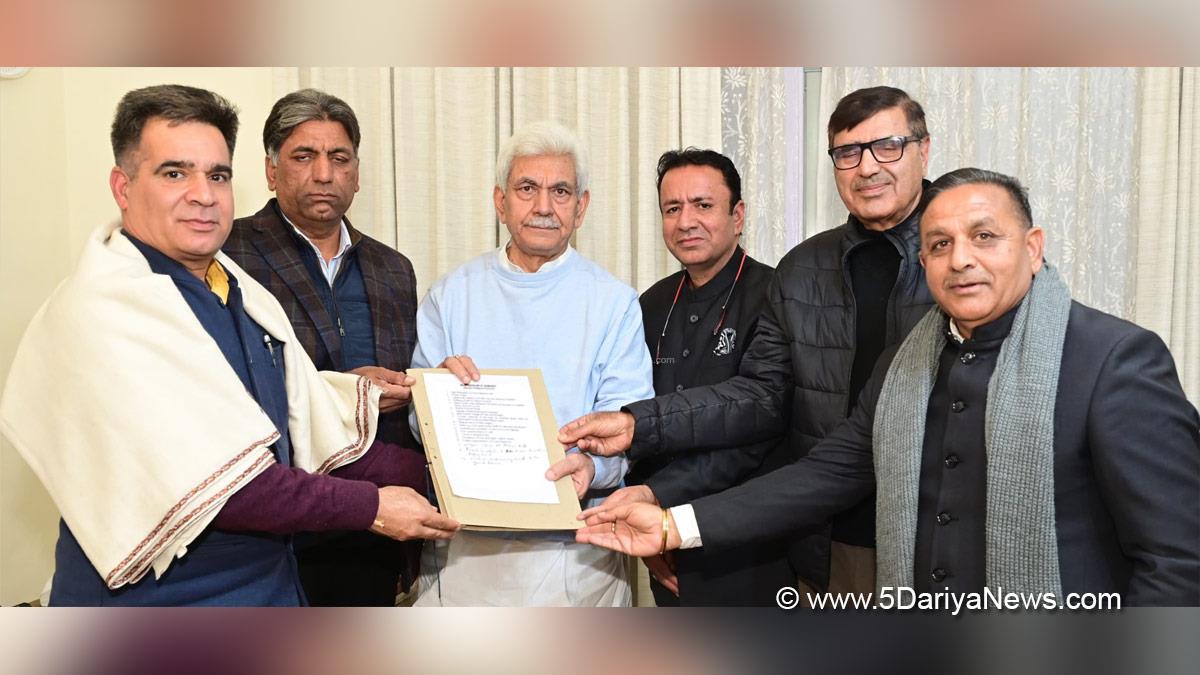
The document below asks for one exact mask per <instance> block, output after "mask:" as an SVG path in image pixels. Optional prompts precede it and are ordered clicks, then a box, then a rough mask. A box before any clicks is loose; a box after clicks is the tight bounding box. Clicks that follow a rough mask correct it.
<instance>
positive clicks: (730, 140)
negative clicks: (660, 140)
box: [721, 68, 804, 265]
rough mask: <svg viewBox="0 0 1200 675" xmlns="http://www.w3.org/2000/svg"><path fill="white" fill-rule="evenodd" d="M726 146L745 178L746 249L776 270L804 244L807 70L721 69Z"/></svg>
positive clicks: (724, 144) (723, 133)
mask: <svg viewBox="0 0 1200 675" xmlns="http://www.w3.org/2000/svg"><path fill="white" fill-rule="evenodd" d="M721 147H722V149H723V152H724V153H725V154H726V155H728V156H729V157H731V158H732V159H733V162H734V164H735V165H736V166H737V168H738V172H739V173H741V175H742V199H743V200H744V201H745V202H746V227H745V230H744V231H743V233H742V244H743V245H744V246H745V248H746V250H747V251H749V253H750V255H752V256H754V257H755V258H757V259H758V260H761V261H762V262H765V263H767V264H770V265H774V264H776V263H778V262H779V259H780V258H781V257H783V254H785V253H787V252H788V250H789V249H791V248H792V247H793V246H795V245H796V244H798V243H799V242H800V240H801V239H803V232H804V230H803V214H804V69H803V68H722V69H721Z"/></svg>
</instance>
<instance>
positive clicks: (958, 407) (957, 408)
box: [950, 401, 967, 412]
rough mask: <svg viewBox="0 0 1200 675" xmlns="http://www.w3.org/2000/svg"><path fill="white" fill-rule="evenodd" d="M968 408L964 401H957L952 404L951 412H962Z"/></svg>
mask: <svg viewBox="0 0 1200 675" xmlns="http://www.w3.org/2000/svg"><path fill="white" fill-rule="evenodd" d="M966 407H967V404H966V403H963V402H962V401H955V402H954V403H951V404H950V411H951V412H962V411H963V410H964V409H965V408H966Z"/></svg>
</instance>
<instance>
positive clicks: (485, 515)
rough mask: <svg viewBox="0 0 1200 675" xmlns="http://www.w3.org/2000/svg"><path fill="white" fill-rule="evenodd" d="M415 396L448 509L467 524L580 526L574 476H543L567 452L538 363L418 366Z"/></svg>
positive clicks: (476, 526)
mask: <svg viewBox="0 0 1200 675" xmlns="http://www.w3.org/2000/svg"><path fill="white" fill-rule="evenodd" d="M409 374H411V375H413V376H414V377H415V378H416V383H415V384H414V385H413V403H414V405H415V406H416V409H417V417H418V420H419V422H420V425H419V426H420V431H421V438H422V441H423V442H424V445H425V451H426V455H427V456H428V457H429V460H430V467H431V469H432V473H433V477H434V486H435V489H436V491H437V496H438V503H439V505H440V506H441V507H442V510H443V511H444V512H445V513H446V515H448V516H450V517H451V518H454V519H456V520H458V521H459V522H461V523H463V526H464V527H467V528H470V529H510V530H552V529H553V530H557V529H576V528H578V527H579V526H580V523H579V522H578V521H576V520H575V516H576V515H577V514H578V513H579V503H578V500H577V499H576V495H575V489H574V488H573V487H572V480H571V478H568V477H565V476H564V477H562V478H560V479H559V480H556V481H553V482H552V481H550V480H547V479H546V472H547V470H548V469H549V468H550V466H551V464H552V463H553V462H558V461H560V460H562V459H563V457H564V453H563V448H562V446H561V445H560V444H559V443H558V441H557V440H556V438H555V435H556V429H555V420H554V412H553V408H552V406H551V405H550V401H549V397H548V396H547V394H546V388H545V384H544V383H543V381H542V377H541V372H540V371H537V370H483V371H479V378H478V380H471V381H468V382H465V383H464V382H463V378H462V377H461V373H457V372H451V371H448V370H444V369H413V370H410V371H409Z"/></svg>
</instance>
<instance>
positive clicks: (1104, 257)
mask: <svg viewBox="0 0 1200 675" xmlns="http://www.w3.org/2000/svg"><path fill="white" fill-rule="evenodd" d="M881 84H887V85H892V86H895V87H900V88H901V89H904V90H905V91H907V92H908V93H909V95H911V96H912V97H913V98H915V99H916V100H917V101H920V102H921V104H922V106H924V108H925V114H926V120H927V122H928V125H929V132H930V136H931V138H932V147H931V150H930V167H929V175H930V178H931V179H932V178H936V177H937V176H940V175H941V174H943V173H945V172H947V171H950V170H952V169H956V168H960V167H964V166H976V167H980V168H985V169H992V170H995V171H1000V172H1002V173H1006V174H1010V175H1013V176H1016V177H1017V178H1019V179H1020V180H1021V181H1022V182H1023V183H1024V184H1025V185H1027V186H1028V187H1029V193H1030V202H1031V204H1032V206H1033V215H1034V220H1035V222H1036V223H1037V224H1038V225H1040V226H1042V227H1043V228H1045V230H1046V234H1047V253H1046V256H1047V258H1048V259H1049V260H1050V261H1051V262H1053V263H1054V264H1056V265H1058V267H1059V269H1060V270H1062V272H1063V273H1064V275H1065V277H1066V280H1067V282H1068V284H1069V285H1070V287H1071V291H1072V293H1073V294H1074V295H1075V297H1076V298H1078V299H1079V300H1080V301H1082V302H1084V303H1086V304H1089V305H1092V306H1094V307H1097V308H1099V309H1102V310H1104V311H1106V312H1111V313H1113V314H1117V315H1119V316H1123V317H1127V318H1132V316H1133V303H1134V262H1135V251H1136V241H1137V229H1136V227H1135V221H1136V213H1135V211H1134V208H1135V204H1136V198H1137V189H1138V185H1137V182H1136V178H1137V176H1136V174H1137V162H1138V144H1137V142H1136V139H1137V132H1138V117H1137V110H1138V71H1137V70H1136V69H1107V68H1106V69H1100V68H1097V69H1091V68H1019V69H1018V68H945V69H943V68H826V69H824V71H823V73H822V78H821V107H820V109H821V112H820V119H821V124H822V125H824V124H825V123H826V122H827V121H828V119H829V114H830V113H831V112H832V111H833V108H834V106H835V105H836V103H837V101H838V99H840V98H841V97H842V96H844V95H845V94H847V93H849V92H851V91H853V90H855V89H858V88H860V87H869V86H875V85H881ZM822 138H824V136H823V135H822ZM816 173H817V175H816V179H817V199H818V203H817V213H818V224H819V225H823V226H826V227H832V226H834V225H837V224H838V223H841V222H843V221H844V219H845V217H846V210H845V208H844V207H843V206H842V202H841V200H840V199H839V198H838V195H837V189H836V188H835V187H834V183H833V176H832V171H831V170H822V171H817V172H816Z"/></svg>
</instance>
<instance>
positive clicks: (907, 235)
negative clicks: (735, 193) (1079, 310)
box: [559, 87, 933, 593]
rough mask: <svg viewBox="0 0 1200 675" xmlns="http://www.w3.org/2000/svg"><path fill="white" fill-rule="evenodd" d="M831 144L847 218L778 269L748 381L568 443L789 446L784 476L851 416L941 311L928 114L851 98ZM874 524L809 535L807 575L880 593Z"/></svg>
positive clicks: (884, 95)
mask: <svg viewBox="0 0 1200 675" xmlns="http://www.w3.org/2000/svg"><path fill="white" fill-rule="evenodd" d="M828 131H829V146H830V150H829V155H830V158H831V159H832V160H833V166H834V179H835V182H836V183H837V188H838V194H839V195H840V196H841V198H842V201H843V202H844V203H845V205H846V208H847V210H848V211H849V212H850V216H849V218H848V219H847V221H846V222H845V223H844V224H842V225H841V226H839V227H836V228H834V229H832V230H829V231H826V232H822V233H821V234H818V235H816V236H814V237H812V238H810V239H808V240H806V241H804V242H802V243H801V244H799V245H798V246H796V247H795V248H794V249H792V250H791V251H790V252H788V254H787V255H785V256H784V257H783V259H782V260H781V261H780V262H779V265H778V267H777V268H776V270H775V274H774V277H773V279H772V281H771V284H770V287H769V291H768V306H767V309H766V310H765V311H764V313H763V316H762V317H761V319H760V320H759V328H758V333H757V334H756V335H755V337H754V340H753V341H752V342H751V344H750V345H749V347H748V348H747V352H746V354H745V356H744V357H743V359H742V362H741V367H740V370H739V375H738V376H737V377H734V378H731V379H729V380H727V381H725V382H722V383H720V384H716V385H710V386H706V387H696V388H693V389H685V390H684V391H682V392H678V393H674V394H667V395H664V396H659V397H657V398H654V399H650V400H646V401H639V402H637V403H634V404H631V405H629V406H626V407H625V408H624V409H623V411H622V412H619V413H594V414H592V415H588V416H586V417H584V418H580V420H576V421H575V422H572V423H571V424H568V425H567V426H566V427H564V428H563V430H562V432H561V434H560V438H559V440H560V441H562V442H563V443H564V444H567V445H578V447H579V448H580V449H581V450H585V451H588V452H592V453H594V454H603V455H610V454H615V453H617V452H621V451H624V450H626V449H628V452H629V457H630V458H631V459H642V458H646V457H654V456H658V455H662V454H670V453H678V452H685V451H694V450H707V449H716V448H728V447H737V446H739V445H745V444H748V443H753V442H757V441H761V440H764V439H768V438H772V437H777V436H781V435H784V436H786V447H787V448H788V449H789V452H784V453H775V455H774V457H773V458H772V459H776V458H777V459H776V461H779V462H780V463H781V464H782V463H786V462H789V461H792V460H794V459H796V458H799V457H803V456H804V455H806V454H807V453H808V451H809V449H810V448H812V447H813V446H814V445H816V443H817V442H818V441H820V440H821V439H822V438H824V437H825V435H826V434H828V433H829V432H830V431H832V430H833V429H834V428H835V427H836V426H837V425H838V423H840V422H841V421H842V420H843V419H844V418H846V417H847V416H848V415H849V413H850V410H851V409H852V408H853V407H854V404H855V402H856V401H857V399H858V395H859V392H860V391H861V390H862V387H863V385H864V384H865V383H866V381H867V378H868V376H869V375H870V374H871V369H872V367H873V366H874V364H875V361H876V360H877V359H878V357H879V355H880V353H881V352H883V350H884V349H885V348H886V347H888V346H890V345H894V344H898V343H899V342H900V341H901V340H903V338H904V337H905V336H906V335H907V334H908V332H909V330H910V329H911V328H912V327H913V326H914V325H915V324H916V322H917V321H918V320H919V319H920V318H921V317H922V316H924V315H925V313H926V312H927V311H928V310H929V308H930V307H931V306H932V305H933V299H932V298H931V297H930V295H929V291H928V289H927V288H926V286H925V277H924V275H923V274H922V272H921V267H920V263H919V261H918V259H917V250H918V239H917V221H918V220H919V218H920V213H919V212H918V210H917V205H918V204H919V203H920V200H921V194H922V192H923V190H924V185H925V181H924V176H925V172H926V170H927V168H928V164H929V147H930V141H929V134H928V132H927V131H926V128H925V112H924V110H922V108H921V105H920V104H919V103H917V102H916V101H914V100H913V99H912V98H910V97H909V96H908V94H906V93H905V92H903V91H901V90H899V89H896V88H893V87H871V88H867V89H859V90H857V91H854V92H851V93H850V94H847V95H846V96H845V97H843V98H842V99H841V101H839V102H838V105H837V108H836V109H835V110H834V111H833V114H832V115H831V116H830V118H829V130H828ZM764 468H765V469H769V468H771V467H764ZM874 515H875V514H874V498H873V496H872V497H870V498H868V499H866V500H864V501H863V502H862V503H861V504H859V505H858V506H857V507H855V508H853V509H851V510H849V511H847V512H845V513H842V514H840V515H839V516H837V517H835V518H833V520H832V522H831V523H830V524H829V525H828V526H826V527H824V528H822V529H821V530H820V531H818V532H798V533H797V535H801V536H798V538H797V540H796V542H795V544H794V545H793V546H792V547H791V551H790V558H791V560H792V564H793V566H794V568H795V571H796V573H797V575H798V576H799V577H800V578H801V579H802V580H803V581H805V582H807V583H809V584H810V585H812V586H814V587H816V588H821V589H824V588H831V589H832V590H834V591H841V592H864V593H865V592H871V591H872V590H874V584H875V559H874V532H875V525H874ZM745 527H748V528H753V527H754V523H745ZM831 534H832V539H833V540H834V541H835V542H836V544H834V545H833V546H831V543H830V539H831ZM831 559H832V571H831Z"/></svg>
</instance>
